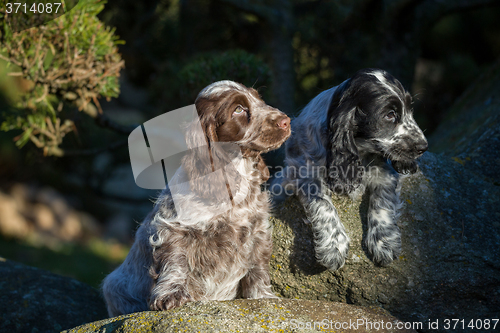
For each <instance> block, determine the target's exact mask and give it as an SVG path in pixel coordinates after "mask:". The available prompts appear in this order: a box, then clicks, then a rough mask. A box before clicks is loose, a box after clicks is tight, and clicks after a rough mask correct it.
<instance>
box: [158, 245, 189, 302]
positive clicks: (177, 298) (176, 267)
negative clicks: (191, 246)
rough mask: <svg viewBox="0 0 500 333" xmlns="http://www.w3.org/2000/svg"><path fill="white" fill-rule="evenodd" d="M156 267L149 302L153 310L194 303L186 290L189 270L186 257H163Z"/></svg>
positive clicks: (171, 255) (172, 255) (175, 255)
mask: <svg viewBox="0 0 500 333" xmlns="http://www.w3.org/2000/svg"><path fill="white" fill-rule="evenodd" d="M155 255H157V253H155ZM155 266H156V269H154V270H153V269H152V271H151V272H150V275H151V277H152V278H153V280H154V285H153V288H152V289H151V294H150V297H149V300H148V303H149V308H150V309H151V310H155V311H162V310H170V309H173V308H176V307H179V306H182V305H184V304H185V303H187V302H191V301H193V298H192V297H191V296H190V295H189V292H188V290H187V288H186V280H187V276H188V270H189V268H188V262H187V259H186V257H185V255H183V254H182V253H167V254H164V255H161V258H160V260H159V261H158V262H157V263H156V265H155Z"/></svg>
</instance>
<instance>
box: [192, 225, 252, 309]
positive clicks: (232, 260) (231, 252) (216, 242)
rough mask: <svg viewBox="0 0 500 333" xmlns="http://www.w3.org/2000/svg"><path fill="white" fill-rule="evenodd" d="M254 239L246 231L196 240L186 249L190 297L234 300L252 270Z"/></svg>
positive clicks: (213, 235) (206, 236) (237, 230)
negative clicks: (240, 283)
mask: <svg viewBox="0 0 500 333" xmlns="http://www.w3.org/2000/svg"><path fill="white" fill-rule="evenodd" d="M225 229H226V228H225ZM252 238H253V237H252V230H251V228H248V227H243V228H237V229H236V228H227V230H224V232H218V233H213V234H209V235H205V237H204V238H197V239H192V241H191V244H190V245H189V246H188V247H187V248H186V250H187V251H186V254H187V255H186V259H187V261H188V266H189V278H188V286H187V287H188V290H189V292H190V294H191V295H192V296H194V297H195V298H197V299H231V298H234V297H235V295H236V293H237V290H238V286H239V282H240V280H241V279H242V278H243V277H244V276H245V275H246V274H247V272H248V270H249V268H250V267H251V266H252V262H251V250H252V243H253V240H252Z"/></svg>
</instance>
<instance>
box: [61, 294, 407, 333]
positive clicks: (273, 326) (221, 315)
mask: <svg viewBox="0 0 500 333" xmlns="http://www.w3.org/2000/svg"><path fill="white" fill-rule="evenodd" d="M335 325H336V326H337V327H338V328H335ZM370 325H371V326H370ZM397 325H400V326H401V327H404V326H403V325H404V323H403V322H400V321H398V320H397V319H396V318H394V317H393V316H391V315H390V314H388V313H387V312H386V311H384V310H382V309H380V308H377V307H375V308H364V307H359V306H354V305H348V304H343V303H335V302H325V301H306V300H290V299H264V300H234V301H224V302H218V301H205V302H191V303H188V304H186V305H184V306H183V307H180V308H176V309H173V310H170V311H163V312H151V311H149V312H139V313H133V314H130V315H125V316H119V317H115V318H111V319H106V320H102V321H98V322H94V323H90V324H87V325H83V326H80V327H76V328H73V329H71V330H68V331H64V332H65V333H91V332H106V333H112V332H122V333H127V332H153V333H154V332H165V333H168V332H203V333H205V332H317V331H318V330H320V331H331V330H330V328H331V327H333V329H334V330H336V331H342V332H357V331H362V332H415V331H414V330H411V329H407V330H405V329H402V330H397V329H396V327H397ZM342 326H343V327H342ZM382 327H384V328H385V329H381V328H382ZM377 328H378V329H377Z"/></svg>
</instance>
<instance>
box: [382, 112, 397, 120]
mask: <svg viewBox="0 0 500 333" xmlns="http://www.w3.org/2000/svg"><path fill="white" fill-rule="evenodd" d="M384 118H385V120H388V121H392V122H395V121H396V112H394V110H391V111H390V112H389V113H388V114H386V115H385V117H384Z"/></svg>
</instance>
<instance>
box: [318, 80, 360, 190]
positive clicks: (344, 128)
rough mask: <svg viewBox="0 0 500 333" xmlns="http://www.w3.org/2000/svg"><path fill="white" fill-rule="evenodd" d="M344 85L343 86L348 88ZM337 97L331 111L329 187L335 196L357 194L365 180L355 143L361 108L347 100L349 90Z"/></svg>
mask: <svg viewBox="0 0 500 333" xmlns="http://www.w3.org/2000/svg"><path fill="white" fill-rule="evenodd" d="M345 84H346V82H344V83H343V84H342V85H345ZM339 88H343V89H342V90H341V91H340V92H338V93H337V92H336V93H335V95H334V96H333V99H332V102H331V104H330V108H329V110H328V129H329V131H328V136H329V140H328V149H327V166H328V183H329V185H330V188H331V189H332V190H333V191H335V192H337V193H338V192H344V193H345V192H347V193H350V192H352V191H354V190H355V189H356V188H357V187H358V186H359V185H360V184H361V179H362V177H363V173H362V168H361V160H360V158H359V154H358V148H357V147H356V144H355V142H354V134H355V131H356V112H357V107H356V105H355V104H354V103H352V100H353V99H352V98H349V99H346V98H344V97H345V95H346V94H349V89H348V88H347V89H346V87H345V86H344V87H342V86H341V87H339Z"/></svg>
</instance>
